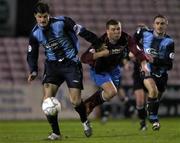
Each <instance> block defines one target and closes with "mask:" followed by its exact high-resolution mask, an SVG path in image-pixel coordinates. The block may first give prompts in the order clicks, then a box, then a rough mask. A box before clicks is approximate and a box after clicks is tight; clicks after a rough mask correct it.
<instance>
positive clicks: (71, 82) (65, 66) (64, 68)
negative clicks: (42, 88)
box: [43, 59, 83, 89]
mask: <svg viewBox="0 0 180 143" xmlns="http://www.w3.org/2000/svg"><path fill="white" fill-rule="evenodd" d="M82 80H83V74H82V65H81V63H80V62H79V61H78V62H75V61H72V60H70V59H65V60H63V61H62V62H59V61H46V62H45V71H44V77H43V84H44V83H52V84H55V85H57V86H60V85H61V84H62V83H63V82H64V81H66V83H67V86H68V87H69V88H78V89H83V82H82Z"/></svg>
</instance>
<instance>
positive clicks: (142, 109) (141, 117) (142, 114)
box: [137, 107, 147, 120]
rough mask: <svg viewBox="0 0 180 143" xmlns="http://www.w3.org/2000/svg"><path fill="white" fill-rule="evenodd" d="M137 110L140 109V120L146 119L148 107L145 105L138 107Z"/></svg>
mask: <svg viewBox="0 0 180 143" xmlns="http://www.w3.org/2000/svg"><path fill="white" fill-rule="evenodd" d="M137 111H138V117H139V119H140V120H146V117H147V112H146V109H145V107H141V108H139V107H137Z"/></svg>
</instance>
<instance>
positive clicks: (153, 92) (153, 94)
mask: <svg viewBox="0 0 180 143" xmlns="http://www.w3.org/2000/svg"><path fill="white" fill-rule="evenodd" d="M148 92H149V97H151V98H158V90H157V88H151V89H149V90H148Z"/></svg>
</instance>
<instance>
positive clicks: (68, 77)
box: [63, 62, 83, 90]
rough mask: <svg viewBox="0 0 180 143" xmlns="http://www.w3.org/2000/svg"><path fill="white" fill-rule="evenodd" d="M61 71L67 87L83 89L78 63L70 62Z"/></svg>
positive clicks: (81, 74)
mask: <svg viewBox="0 0 180 143" xmlns="http://www.w3.org/2000/svg"><path fill="white" fill-rule="evenodd" d="M63 73H64V75H63V76H64V78H65V81H66V83H67V86H68V88H77V89H80V90H81V89H83V82H82V81H83V73H82V67H81V64H80V63H75V62H71V63H70V64H69V66H67V67H66V68H65V69H64V71H63Z"/></svg>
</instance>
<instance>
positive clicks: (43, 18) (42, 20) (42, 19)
mask: <svg viewBox="0 0 180 143" xmlns="http://www.w3.org/2000/svg"><path fill="white" fill-rule="evenodd" d="M35 18H36V21H37V24H38V25H39V26H41V27H46V26H47V25H48V23H49V14H48V13H37V14H35Z"/></svg>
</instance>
